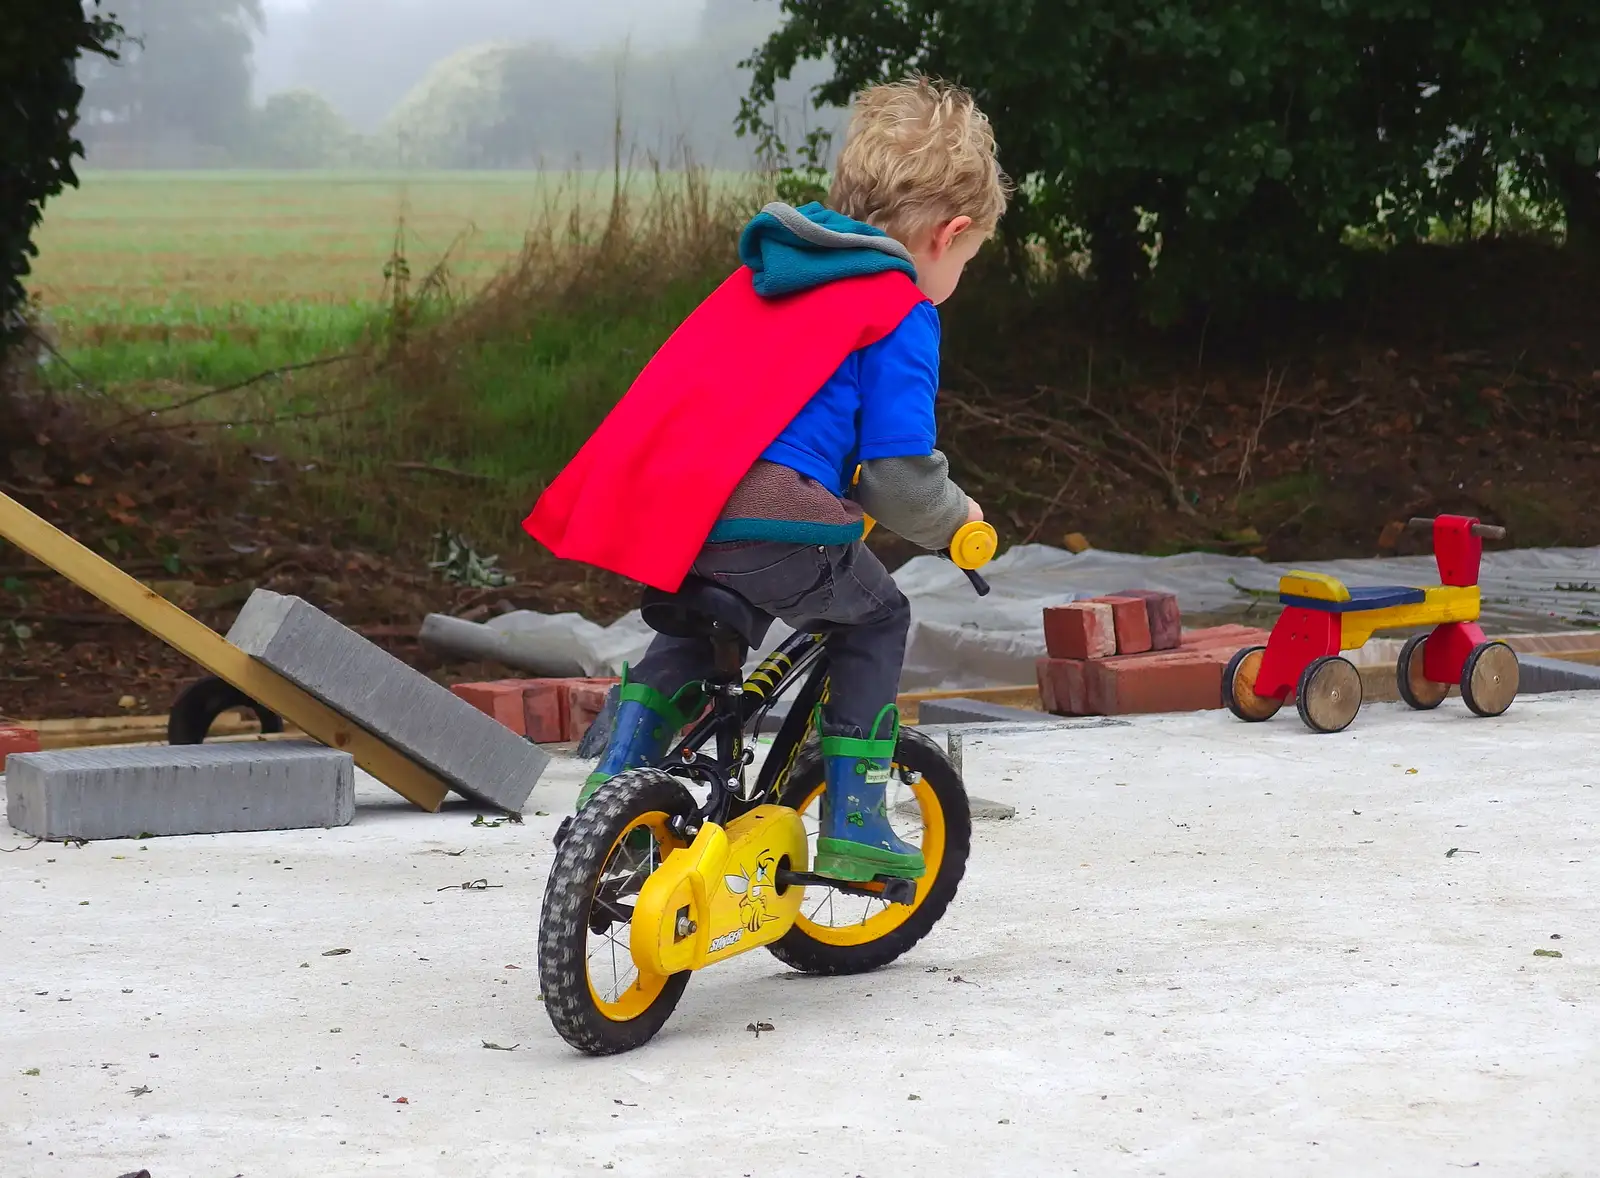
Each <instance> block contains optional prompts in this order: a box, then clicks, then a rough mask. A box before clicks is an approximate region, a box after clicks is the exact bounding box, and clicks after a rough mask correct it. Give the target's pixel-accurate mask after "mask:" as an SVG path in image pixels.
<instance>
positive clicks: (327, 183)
mask: <svg viewBox="0 0 1600 1178" xmlns="http://www.w3.org/2000/svg"><path fill="white" fill-rule="evenodd" d="M647 185H648V180H645V179H637V180H635V181H633V183H632V184H631V185H630V190H631V191H632V193H633V194H634V198H635V199H648V187H647ZM611 189H612V178H611V177H610V176H605V175H600V174H578V175H560V176H553V175H548V174H542V173H493V172H489V173H445V174H421V175H398V174H330V173H250V172H213V173H204V172H202V173H172V172H146V173H140V172H131V173H130V172H99V173H96V172H90V173H88V174H86V175H85V176H84V177H83V183H82V187H81V188H79V189H77V190H68V191H67V192H66V193H64V194H63V195H62V196H61V197H60V198H58V199H57V200H56V201H54V202H52V203H51V204H50V206H49V207H48V209H47V212H46V216H45V220H44V224H43V226H42V227H41V231H40V233H39V237H38V244H39V248H40V256H39V259H38V261H37V263H36V265H35V268H34V275H33V278H32V280H31V281H30V289H31V291H32V293H33V294H34V295H35V297H36V298H37V300H38V302H39V304H40V306H41V308H42V310H43V312H44V314H45V317H46V321H47V322H48V323H49V324H50V326H51V328H52V329H53V331H54V333H55V334H56V336H57V338H58V339H59V341H60V342H61V344H62V346H63V349H64V350H65V352H66V353H67V355H68V356H69V357H70V359H71V361H72V363H73V365H74V367H76V368H77V369H78V370H79V371H80V372H82V373H84V374H85V375H87V376H88V377H89V378H90V379H92V380H94V381H96V382H98V383H102V384H109V385H129V384H131V385H140V384H145V383H151V382H156V383H165V382H177V383H180V384H181V383H200V384H205V383H218V382H226V381H231V380H238V379H243V378H244V377H245V376H247V375H249V373H251V372H254V371H259V370H261V369H263V368H266V367H272V366H276V365H279V364H287V363H294V362H298V361H303V360H306V359H309V358H312V357H315V356H319V355H325V354H327V353H330V352H337V351H342V350H345V349H347V348H349V347H351V346H353V345H355V344H356V343H357V342H358V341H360V340H361V339H362V338H363V337H364V336H366V335H368V334H369V333H370V332H371V330H372V328H373V327H374V324H375V321H376V319H377V318H378V317H379V315H380V312H381V310H382V309H383V308H384V307H385V305H386V302H387V295H388V291H389V286H388V280H387V278H386V270H387V269H388V264H389V262H390V259H391V257H392V256H393V254H394V251H395V249H396V244H397V233H398V232H399V231H400V229H401V227H402V225H403V227H404V238H403V242H404V252H405V256H406V258H407V261H408V263H409V267H410V272H411V276H412V281H413V283H414V284H415V283H416V282H418V281H419V280H421V279H422V278H423V277H424V276H426V275H427V274H428V273H429V272H430V271H432V270H433V269H434V268H435V267H437V266H439V265H440V263H441V262H442V263H444V267H445V269H444V274H445V276H446V277H447V278H448V282H449V288H450V290H451V292H452V293H453V294H454V295H456V296H457V297H460V296H462V295H469V294H471V293H473V292H475V291H477V290H479V289H481V287H482V286H483V284H484V283H485V282H486V281H488V280H489V279H491V278H492V277H493V276H495V275H496V274H498V273H499V272H501V271H502V270H504V269H505V268H506V267H507V266H509V265H511V264H512V263H513V262H514V261H515V260H516V259H517V258H518V256H519V254H520V253H521V251H522V249H523V246H524V242H525V240H526V239H527V237H528V235H529V234H530V233H531V234H539V233H544V232H547V231H549V230H550V228H551V227H552V226H553V225H554V226H559V227H560V229H561V231H562V232H566V231H567V223H568V222H569V220H570V218H571V216H572V214H573V212H574V210H581V211H582V216H581V217H580V220H581V221H585V222H587V221H590V220H593V219H594V218H596V217H597V216H598V215H599V214H600V213H602V212H603V211H604V210H605V209H606V208H607V207H608V204H609V201H610V197H611Z"/></svg>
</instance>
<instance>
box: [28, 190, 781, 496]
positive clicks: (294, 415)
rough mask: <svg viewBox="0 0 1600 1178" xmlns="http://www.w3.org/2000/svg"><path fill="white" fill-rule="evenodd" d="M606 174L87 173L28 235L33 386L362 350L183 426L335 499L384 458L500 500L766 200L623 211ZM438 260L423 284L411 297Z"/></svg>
mask: <svg viewBox="0 0 1600 1178" xmlns="http://www.w3.org/2000/svg"><path fill="white" fill-rule="evenodd" d="M614 186H615V181H614V178H613V177H612V176H610V175H604V174H599V173H588V174H577V175H573V174H566V175H551V174H541V173H449V174H424V175H407V176H400V175H378V174H327V173H276V174H273V173H238V172H222V173H171V172H167V173H106V172H100V173H94V172H91V173H88V174H86V175H85V176H84V177H83V184H82V187H81V188H80V189H78V190H76V191H70V190H69V191H68V192H67V193H65V194H64V195H62V196H61V197H60V198H59V199H57V200H55V201H52V202H51V203H50V205H49V206H48V207H47V209H46V213H45V219H44V224H43V226H42V229H41V232H40V234H39V237H38V243H39V246H40V256H39V258H38V261H37V264H36V266H35V269H34V274H33V277H32V279H31V283H30V289H31V291H32V293H33V295H34V296H35V299H36V302H37V305H38V308H39V311H40V312H41V317H42V321H43V323H44V324H45V326H46V328H47V331H48V334H49V336H50V337H51V338H53V339H54V341H55V343H56V345H57V347H58V348H59V349H60V352H61V354H62V357H63V358H64V360H65V363H64V364H53V365H50V366H48V367H47V368H46V369H45V373H46V379H47V380H50V381H54V382H57V383H58V384H59V385H60V387H62V388H63V389H70V388H72V387H74V386H76V385H79V384H82V383H85V382H87V383H89V384H91V385H93V386H94V387H97V388H99V389H102V390H104V391H106V392H108V393H109V394H111V395H112V396H113V397H114V398H116V399H117V400H119V401H121V402H123V403H124V404H125V405H137V406H157V407H159V406H163V405H170V404H174V403H178V402H186V401H188V400H189V399H191V398H193V397H194V396H195V395H196V394H197V393H199V392H204V391H205V390H207V389H212V388H216V387H218V386H226V385H232V384H234V383H236V382H242V381H247V380H249V378H251V377H254V376H256V375H258V374H260V373H262V372H264V371H266V370H268V369H275V368H278V367H280V366H287V365H297V364H303V363H305V362H307V361H312V360H316V359H319V358H324V357H329V356H334V355H345V354H359V355H360V356H361V357H363V359H362V360H361V361H358V362H356V363H352V364H349V365H339V366H336V367H328V368H317V369H314V370H312V371H309V372H300V373H296V374H294V375H292V376H288V377H285V378H283V379H272V380H268V381H262V382H257V383H253V384H251V385H250V387H249V388H248V389H246V390H244V391H243V392H240V393H230V394H228V395H226V396H221V397H216V398H207V399H204V400H203V401H201V402H200V403H198V404H196V405H195V406H194V407H193V408H192V409H185V410H184V411H183V413H182V414H181V415H180V416H182V417H184V418H186V419H189V420H193V421H199V422H209V423H210V424H213V425H216V424H222V423H224V422H228V423H247V424H248V427H247V429H246V430H245V436H249V437H259V436H261V435H262V434H263V433H270V434H272V435H273V439H272V440H273V444H274V445H285V446H289V447H290V448H291V449H298V450H299V451H300V452H301V453H302V454H304V455H305V456H306V457H307V458H309V459H314V460H315V461H316V462H317V463H319V464H321V465H322V466H323V467H326V468H330V469H332V468H336V469H337V470H339V471H340V472H341V474H340V478H341V480H342V481H341V483H340V487H339V489H338V493H339V494H341V495H344V496H346V497H347V498H348V499H349V501H350V504H351V508H352V510H353V511H356V512H367V511H368V510H369V508H370V506H371V502H372V496H371V495H370V493H369V492H370V489H371V487H372V485H373V482H374V480H376V479H381V478H385V476H384V475H383V474H382V472H383V471H384V469H385V468H386V467H390V466H392V464H393V463H394V462H396V461H403V462H405V463H418V462H421V463H431V464H438V465H444V466H449V467H451V468H452V469H460V470H465V471H471V472H474V473H477V474H480V475H484V476H487V477H489V478H490V479H492V480H493V481H494V485H495V488H496V489H495V490H493V491H486V492H485V493H484V494H480V495H477V496H475V498H476V499H479V500H486V501H488V500H494V499H496V498H497V497H498V496H500V495H502V494H503V495H504V496H505V502H507V503H516V504H520V503H521V502H522V500H523V498H524V497H525V494H526V491H527V488H528V486H529V484H530V483H536V482H537V481H538V480H539V479H540V478H543V477H547V476H548V474H550V473H551V472H552V471H553V469H555V468H556V467H557V466H558V465H559V464H560V462H561V461H563V460H564V458H565V457H567V456H568V455H570V454H571V452H572V449H573V448H574V447H575V446H576V445H577V444H578V443H579V442H581V440H582V438H583V436H584V435H585V434H586V433H587V431H588V430H590V429H591V428H592V427H593V425H594V424H595V423H596V422H597V421H598V420H599V418H600V417H601V416H602V415H603V414H604V412H605V410H606V409H607V408H608V407H609V406H610V404H612V403H613V402H614V401H615V398H616V397H617V396H618V395H620V394H621V393H622V392H623V391H624V390H625V389H626V388H627V385H628V383H629V382H630V381H631V379H632V377H633V376H634V375H635V374H636V373H637V372H638V369H639V367H640V366H642V364H643V363H644V361H645V360H646V359H648V357H649V354H650V352H651V351H653V350H654V348H655V347H656V346H658V345H659V343H660V342H661V340H663V339H664V338H665V337H666V335H667V334H668V333H670V331H671V330H672V329H673V327H674V326H676V324H677V323H678V322H679V321H680V320H681V318H682V317H683V316H684V315H685V314H687V313H688V311H689V310H691V309H692V308H693V306H694V304H695V303H696V302H697V301H698V300H699V299H700V298H701V297H703V296H704V294H705V293H707V292H708V291H709V289H710V287H711V285H713V284H714V282H715V281H717V280H718V279H719V278H720V277H721V276H722V275H725V274H726V273H727V269H728V267H729V265H730V264H731V262H732V260H733V257H734V253H733V246H734V241H735V235H736V232H737V228H738V225H739V223H740V221H741V220H742V219H743V218H744V217H746V216H748V215H749V213H750V212H752V211H754V209H756V208H758V207H759V206H760V204H761V202H762V199H763V190H762V189H761V188H760V187H759V185H758V184H757V183H755V182H753V181H751V180H749V179H747V178H738V177H733V176H706V175H698V176H693V175H681V174H666V175H653V174H644V175H640V176H637V177H633V178H631V179H629V180H628V181H627V182H626V183H624V184H623V185H622V189H623V193H624V197H625V199H624V201H623V202H621V204H620V205H617V204H616V203H615V202H614V201H613V192H614ZM402 225H403V227H404V233H403V238H400V237H399V234H400V229H401V226H402ZM397 241H398V242H403V250H401V249H400V248H399V245H398V244H397ZM397 256H403V257H404V259H405V263H406V265H405V267H404V269H405V270H406V272H407V273H408V274H409V290H410V295H411V298H410V300H408V301H402V303H401V304H400V306H399V310H400V311H402V312H403V314H400V315H397V303H396V299H395V297H394V290H393V283H392V282H391V281H390V279H389V277H388V276H387V275H388V274H389V273H392V271H393V268H394V267H393V262H394V260H395V258H396V257H397ZM441 263H442V273H443V275H444V278H445V281H444V283H443V284H442V287H440V286H439V285H438V284H436V285H435V286H434V287H433V288H431V289H427V290H426V291H425V289H424V288H426V287H427V282H426V279H427V276H428V275H429V274H430V273H433V272H435V271H436V269H438V268H440V267H441ZM330 413H331V414H334V416H332V418H331V419H330ZM307 418H311V419H312V420H311V421H310V423H309V424H306V419H307ZM162 420H163V422H165V421H167V420H170V419H168V418H163V419H162ZM262 421H266V422H269V423H272V424H271V425H269V426H268V427H265V428H264V427H262V426H260V425H259V424H258V423H260V422H262ZM280 423H281V428H280ZM234 436H239V435H238V434H235V435H234ZM386 481H388V482H390V483H392V472H391V474H390V475H389V476H388V477H387V479H386ZM484 507H485V510H491V511H492V510H495V507H494V505H493V503H492V502H487V503H486V504H485V505H484ZM475 510H476V507H475ZM374 526H375V527H381V526H383V525H381V524H379V523H377V522H375V521H374Z"/></svg>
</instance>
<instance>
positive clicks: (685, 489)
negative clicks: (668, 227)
mask: <svg viewBox="0 0 1600 1178" xmlns="http://www.w3.org/2000/svg"><path fill="white" fill-rule="evenodd" d="M923 299H924V296H923V294H922V292H921V291H919V290H918V289H917V287H916V284H915V283H913V282H912V281H911V279H910V278H908V277H907V276H906V275H904V274H901V273H898V272H891V273H885V274H875V275H871V276H869V277H865V278H848V279H843V280H841V281H838V282H832V283H829V284H828V285H826V286H820V287H817V288H815V289H813V290H809V291H805V292H803V293H801V294H796V295H787V296H785V297H782V298H777V299H765V298H762V297H761V296H760V295H758V294H756V292H755V288H754V286H753V285H752V275H751V273H750V271H749V270H747V269H744V268H741V269H740V270H738V271H737V272H736V273H735V274H734V275H733V276H732V277H731V278H729V279H728V280H727V281H726V282H724V283H723V284H722V285H721V286H720V287H718V288H717V290H716V292H715V293H714V294H712V296H711V297H710V298H708V299H707V300H706V301H705V302H703V303H701V304H700V306H699V308H698V309H697V310H696V311H695V312H694V314H692V315H690V316H689V318H688V319H686V320H684V322H683V325H682V326H680V327H679V328H678V330H677V331H676V332H674V333H673V335H672V337H671V338H670V339H668V340H667V342H666V343H665V344H664V345H663V346H662V348H661V350H660V351H659V352H657V353H656V354H655V357H654V358H653V359H652V360H651V361H650V363H649V364H648V365H646V366H645V369H644V371H643V372H641V373H640V374H639V378H638V379H637V380H635V381H634V383H633V386H632V387H631V388H630V389H629V390H628V392H627V393H626V395H624V396H623V398H622V400H621V401H619V402H618V403H617V407H616V408H615V409H613V410H612V411H611V413H610V415H609V416H608V417H607V418H606V419H605V421H603V422H601V424H600V428H599V429H597V430H596V431H595V432H594V436H593V437H591V438H590V439H589V440H588V441H587V442H586V443H584V446H583V448H582V449H581V450H579V451H578V454H577V456H576V457H575V458H574V459H573V460H572V462H571V463H569V464H568V466H567V468H566V469H565V470H563V471H562V472H561V473H560V474H559V475H557V476H556V479H555V481H554V482H553V483H551V484H550V487H549V489H548V490H546V491H545V493H544V494H543V495H542V496H540V498H539V502H538V504H537V505H536V506H535V507H534V509H533V514H532V515H530V516H528V518H527V519H526V520H525V521H524V522H523V525H522V526H523V528H524V529H526V530H527V532H528V534H529V535H531V536H532V537H533V538H534V539H536V540H538V541H539V542H540V543H541V544H543V545H545V547H547V548H549V549H550V551H552V552H554V553H555V554H556V555H557V556H559V557H563V558H565V559H567V560H579V561H583V562H585V563H587V564H592V565H597V566H599V567H600V568H603V569H609V570H610V571H612V572H614V573H620V574H622V575H623V576H625V577H629V578H632V579H633V580H635V581H642V582H644V583H645V584H646V585H653V586H655V587H656V588H658V589H664V590H667V591H668V592H675V591H676V590H677V589H678V587H679V586H680V585H681V584H682V583H683V579H684V577H685V576H686V575H687V574H688V572H689V566H690V565H692V564H693V563H694V559H695V557H696V556H697V555H698V554H699V552H700V549H701V548H702V547H703V546H704V545H705V540H706V537H707V536H708V535H710V533H711V529H712V526H713V525H714V524H715V523H716V522H717V518H718V517H719V516H720V515H721V513H722V508H723V507H724V505H726V503H727V502H728V497H729V496H730V495H731V494H732V493H733V489H734V487H735V486H736V485H737V484H738V482H739V480H740V479H742V478H743V477H744V476H745V474H746V473H747V472H748V471H749V469H750V467H751V466H752V465H754V463H755V461H756V459H758V458H759V457H760V456H761V453H762V451H764V450H765V449H766V448H767V447H768V446H769V445H771V444H772V442H773V441H774V440H775V439H776V438H777V437H778V435H779V434H780V433H782V432H783V430H784V428H785V427H786V426H787V425H788V424H789V423H790V422H791V421H793V420H794V417H795V415H796V414H797V413H799V412H800V410H801V408H802V407H803V406H804V405H805V403H806V402H807V401H808V400H810V399H811V397H812V395H813V394H815V393H816V391H817V390H818V389H820V388H821V387H822V386H823V384H825V383H826V382H827V380H828V378H829V377H830V376H832V375H833V373H834V371H835V370H836V369H837V368H838V367H839V365H840V364H842V363H843V362H844V360H845V358H846V357H847V356H849V355H850V353H851V352H853V351H855V350H856V349H858V348H864V347H866V346H867V345H869V344H873V343H876V342H877V341H878V340H880V339H883V338H884V337H885V336H887V335H888V334H889V333H890V332H892V331H893V330H894V329H895V328H896V327H898V326H899V325H900V323H901V321H902V320H903V319H905V317H906V316H907V315H908V314H910V312H911V309H912V308H913V307H915V306H916V305H917V304H918V303H920V302H922V301H923Z"/></svg>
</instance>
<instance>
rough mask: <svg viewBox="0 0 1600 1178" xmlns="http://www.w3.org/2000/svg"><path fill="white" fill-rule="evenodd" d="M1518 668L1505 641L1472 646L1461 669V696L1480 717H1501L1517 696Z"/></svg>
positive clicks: (1513, 652)
mask: <svg viewBox="0 0 1600 1178" xmlns="http://www.w3.org/2000/svg"><path fill="white" fill-rule="evenodd" d="M1520 681H1521V667H1520V666H1519V665H1518V663H1517V652H1516V651H1514V650H1512V649H1511V648H1510V647H1509V646H1507V645H1506V644H1505V643H1504V642H1485V643H1482V644H1480V645H1478V646H1475V647H1473V648H1472V653H1471V654H1469V655H1468V656H1467V663H1466V666H1464V667H1463V668H1462V669H1461V698H1462V699H1464V700H1466V701H1467V707H1469V708H1471V709H1472V710H1473V711H1474V712H1475V713H1477V714H1478V715H1480V716H1500V715H1503V714H1504V713H1505V710H1506V709H1507V708H1509V707H1510V706H1511V701H1512V700H1514V699H1516V698H1517V687H1518V686H1519V684H1520Z"/></svg>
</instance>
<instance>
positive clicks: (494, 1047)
mask: <svg viewBox="0 0 1600 1178" xmlns="http://www.w3.org/2000/svg"><path fill="white" fill-rule="evenodd" d="M483 1046H484V1050H486V1051H515V1050H516V1049H517V1048H519V1047H521V1046H522V1044H520V1043H513V1044H512V1045H511V1046H510V1047H502V1046H500V1044H498V1043H491V1042H489V1040H487V1039H485V1040H484V1041H483Z"/></svg>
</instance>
